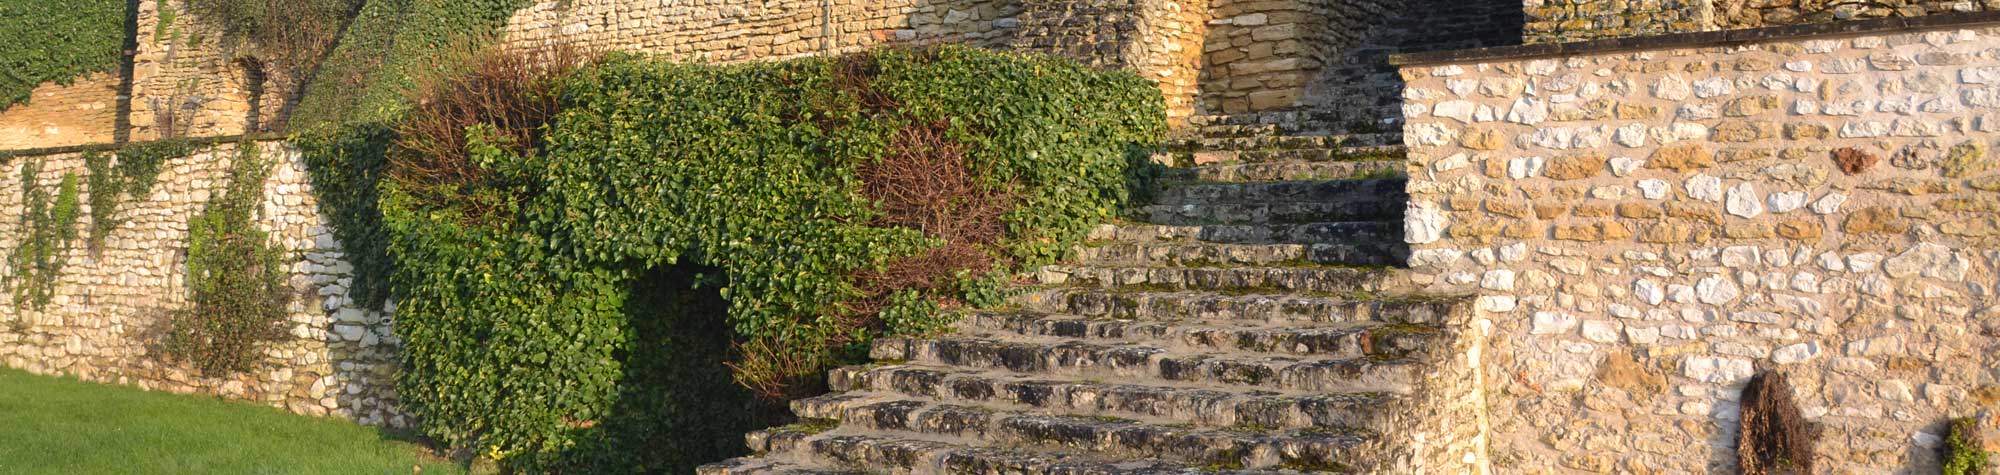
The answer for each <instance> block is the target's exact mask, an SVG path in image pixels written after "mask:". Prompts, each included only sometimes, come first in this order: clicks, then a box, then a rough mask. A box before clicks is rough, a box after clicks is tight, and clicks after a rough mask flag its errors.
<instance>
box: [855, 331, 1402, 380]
mask: <svg viewBox="0 0 2000 475" xmlns="http://www.w3.org/2000/svg"><path fill="white" fill-rule="evenodd" d="M869 354H870V356H871V357H873V358H875V359H876V360H881V361H905V362H910V363H915V364H926V365H950V366H965V367H970V368H991V369H1005V370H1009V371H1015V372H1022V373H1041V374H1051V375H1064V376H1076V377H1097V378H1117V379H1120V380H1127V381H1131V382H1134V383H1142V384H1150V383H1151V382H1177V383H1195V384H1226V385H1233V386H1242V387H1254V388H1267V389H1273V390H1290V391H1326V392H1392V393H1397V394H1408V393H1409V392H1410V391H1412V390H1413V389H1414V388H1415V385H1416V383H1417V381H1418V380H1419V378H1420V376H1421V374H1422V372H1423V371H1424V369H1425V368H1426V367H1427V366H1428V365H1427V364H1425V363H1423V362H1421V361H1417V360H1414V359H1408V358H1346V359H1328V358H1303V359H1302V358H1288V357H1272V356H1261V355H1252V354H1232V353H1222V354H1204V353H1201V352H1195V351H1179V350H1168V349H1162V348H1155V347H1147V346H1136V345H1104V344H1096V343H1087V342H1079V341H1046V342H1031V341H1003V340H990V339H983V338H970V337H963V336H947V337H939V338H881V339H877V340H875V344H874V346H873V347H872V348H870V350H869ZM1129 378H1139V379H1138V380H1130V379H1129Z"/></svg>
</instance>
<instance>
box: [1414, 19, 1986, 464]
mask: <svg viewBox="0 0 2000 475" xmlns="http://www.w3.org/2000/svg"><path fill="white" fill-rule="evenodd" d="M1983 18H1984V19H1985V20H1986V21H1988V23H1982V24H1977V25H1975V26H1937V27H1929V28H1924V29H1917V30H1909V29H1903V30H1892V31H1881V32H1874V33H1865V34H1850V35H1847V36H1828V35H1825V34H1822V35H1819V36H1806V37H1783V38H1764V39H1760V40H1755V41H1751V42H1750V43H1749V44H1742V45H1740V46H1739V45H1733V44H1736V42H1730V43H1729V44H1732V45H1731V46H1713V45H1712V43H1710V44H1702V43H1688V42H1687V41H1693V40H1699V39H1701V38H1700V36H1701V35H1692V36H1694V37H1693V38H1681V39H1675V38H1664V39H1658V40H1655V41H1658V42H1660V43H1661V44H1656V45H1653V46H1644V45H1640V46H1635V47H1636V48H1640V49H1638V50H1625V51H1577V52H1570V53H1568V54H1567V55H1564V56H1544V57H1520V56H1511V57H1510V56H1487V57H1473V58H1468V57H1465V54H1464V53H1460V54H1457V55H1456V56H1458V57H1459V58H1460V59H1451V58H1452V57H1453V56H1454V55H1433V56H1430V57H1422V56H1419V57H1414V58H1407V59H1406V60H1407V61H1418V62H1422V61H1432V62H1430V63H1424V64H1416V65H1411V66H1406V67H1405V68H1404V69H1403V74H1404V76H1405V77H1406V78H1407V79H1408V80H1409V89H1408V91H1407V93H1406V95H1405V97H1406V98H1407V100H1408V104H1407V105H1406V106H1405V108H1406V112H1405V113H1406V115H1407V116H1408V117H1409V125H1408V127H1407V128H1406V129H1405V132H1404V137H1405V139H1404V140H1405V141H1406V142H1407V144H1408V145H1409V147H1410V166H1409V172H1410V181H1409V185H1408V189H1409V192H1410V195H1411V198H1410V199H1411V204H1410V207H1409V213H1408V218H1407V219H1408V221H1407V230H1408V231H1407V240H1408V241H1409V242H1410V243H1411V247H1412V250H1413V257H1412V259H1411V265H1412V267H1413V271H1414V272H1413V274H1415V276H1416V278H1417V279H1418V280H1419V282H1420V283H1421V284H1423V285H1426V286H1428V287H1429V288H1431V289H1433V290H1436V291H1439V292H1469V293H1475V294H1477V295H1479V296H1480V298H1479V307H1480V309H1481V310H1482V311H1483V312H1484V313H1483V317H1482V318H1483V319H1484V320H1483V322H1482V323H1481V325H1486V326H1490V328H1491V333H1492V334H1493V335H1494V337H1493V341H1492V342H1490V345H1491V346H1490V351H1488V352H1486V354H1487V355H1489V356H1488V358H1487V361H1486V364H1487V368H1488V369H1487V372H1486V374H1488V375H1492V376H1491V377H1490V378H1489V380H1488V381H1487V384H1488V385H1489V391H1488V393H1489V394H1491V395H1493V396H1492V397H1491V398H1490V399H1489V404H1490V406H1491V407H1490V410H1491V411H1492V415H1491V419H1492V421H1493V422H1492V424H1493V425H1492V432H1493V435H1492V436H1493V439H1492V442H1491V445H1492V457H1493V460H1494V464H1495V470H1496V471H1497V472H1498V473H1522V474H1533V473H1605V472H1619V473H1733V472H1734V471H1735V463H1734V457H1735V452H1734V446H1735V440H1736V437H1737V417H1738V407H1737V406H1738V404H1737V401H1738V397H1739V393H1740V391H1741V389H1742V386H1743V383H1744V382H1745V380H1746V379H1747V378H1749V377H1750V376H1751V375H1752V374H1753V373H1754V372H1756V371H1758V370H1759V369H1773V370H1777V371H1782V372H1785V373H1787V374H1788V375H1789V376H1790V377H1791V381H1792V382H1793V384H1794V385H1795V386H1796V389H1797V396H1798V398H1799V402H1800V406H1801V407H1802V408H1803V409H1804V411H1805V415H1806V416H1807V417H1808V418H1809V419H1810V420H1812V421H1814V422H1816V423H1818V424H1819V425H1821V426H1822V427H1823V428H1824V438H1823V439H1822V442H1821V443H1820V444H1819V448H1818V450H1819V456H1820V457H1821V459H1820V460H1822V461H1823V463H1822V467H1823V468H1822V470H1824V471H1823V472H1820V473H1834V474H1849V473H1937V472H1936V470H1937V469H1936V466H1935V464H1936V455H1935V454H1936V447H1937V446H1938V445H1939V441H1940V439H1941V436H1942V435H1943V433H1942V432H1941V430H1942V429H1941V427H1940V424H1941V422H1943V421H1944V420H1945V418H1947V417H1954V416H1976V417H1980V418H1981V420H1982V421H1983V422H1982V424H1983V427H1984V428H1985V430H1986V432H1987V437H1986V440H1987V441H1988V444H1989V446H1988V450H2000V298H1996V296H1995V295H1996V294H1995V292H1996V290H2000V274H1996V272H1995V271H1996V268H2000V246H1996V244H2000V151H1997V150H1996V147H2000V58H1996V57H1995V56H1994V54H1993V49H1994V48H1995V47H1996V46H2000V26H1996V24H1995V23H1991V21H1995V20H2000V16H1995V15H1985V16H1983ZM1876 23H1880V24H1878V25H1873V26H1870V25H1868V24H1860V25H1848V26H1845V27H1842V28H1828V30H1840V29H1846V30H1849V31H1852V30H1853V29H1857V28H1859V29H1868V28H1875V29H1877V30H1880V29H1882V28H1887V27H1890V26H1894V25H1896V24H1900V23H1901V22H1894V21H1880V22H1876ZM1752 37H1753V36H1752V35H1744V36H1738V37H1737V38H1738V39H1748V38H1752ZM1550 51H1552V50H1551V49H1549V48H1537V47H1522V48H1516V49H1515V50H1514V51H1513V52H1514V53H1522V54H1527V53H1536V52H1540V53H1548V52H1550ZM1505 53H1508V52H1507V51H1502V52H1492V53H1488V54H1493V55H1502V54H1505Z"/></svg>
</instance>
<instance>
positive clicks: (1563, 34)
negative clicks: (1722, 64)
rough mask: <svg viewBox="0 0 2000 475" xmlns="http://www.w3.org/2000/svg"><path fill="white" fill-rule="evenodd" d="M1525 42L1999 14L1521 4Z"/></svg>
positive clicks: (1746, 0)
mask: <svg viewBox="0 0 2000 475" xmlns="http://www.w3.org/2000/svg"><path fill="white" fill-rule="evenodd" d="M1523 4H1524V6H1526V11H1527V13H1528V25H1527V32H1526V34H1527V42H1528V43H1563V42H1572V41H1587V40H1597V39H1605V38H1626V37H1635V36H1648V35H1661V34H1668V33H1689V32H1697V31H1715V30H1734V29H1742V28H1758V27H1766V26H1779V25H1795V24H1803V23H1824V22H1830V21H1840V20H1856V19H1868V18H1882V17H1890V16H1896V17H1916V16H1924V15H1934V14H1939V13H1949V12H1969V11H1992V10H1996V9H2000V1H1994V0H1870V1H1842V0H1646V1H1631V0H1523Z"/></svg>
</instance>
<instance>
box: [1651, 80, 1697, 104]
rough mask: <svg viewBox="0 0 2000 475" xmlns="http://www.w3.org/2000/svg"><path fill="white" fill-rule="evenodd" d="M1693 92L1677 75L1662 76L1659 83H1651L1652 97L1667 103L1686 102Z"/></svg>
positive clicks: (1685, 81)
mask: <svg viewBox="0 0 2000 475" xmlns="http://www.w3.org/2000/svg"><path fill="white" fill-rule="evenodd" d="M1693 92H1694V89H1693V88H1691V87H1690V86H1689V85H1688V82H1687V80H1686V79H1681V77H1680V76H1679V75H1674V74H1669V75H1666V76H1662V77H1660V80H1659V81H1655V82H1654V83H1653V97H1658V98H1661V99H1666V100H1669V101H1680V100H1686V99H1687V98H1688V95H1689V94H1692V93H1693Z"/></svg>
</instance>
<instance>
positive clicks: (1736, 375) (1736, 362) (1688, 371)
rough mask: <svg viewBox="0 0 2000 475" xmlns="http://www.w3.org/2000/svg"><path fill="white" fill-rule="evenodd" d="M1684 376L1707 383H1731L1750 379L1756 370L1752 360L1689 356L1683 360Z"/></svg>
mask: <svg viewBox="0 0 2000 475" xmlns="http://www.w3.org/2000/svg"><path fill="white" fill-rule="evenodd" d="M1681 370H1682V374H1685V375H1687V377H1689V378H1693V379H1695V380H1696V381H1701V382H1705V383H1730V382H1735V381H1737V380H1740V379H1744V378H1748V377H1750V375H1752V374H1755V372H1756V369H1755V368H1754V367H1753V365H1752V364H1751V362H1750V360H1748V359H1744V358H1732V357H1726V356H1688V357H1687V358H1685V359H1682V360H1681Z"/></svg>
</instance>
